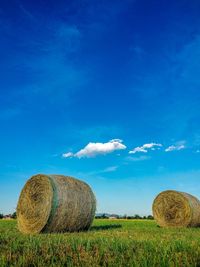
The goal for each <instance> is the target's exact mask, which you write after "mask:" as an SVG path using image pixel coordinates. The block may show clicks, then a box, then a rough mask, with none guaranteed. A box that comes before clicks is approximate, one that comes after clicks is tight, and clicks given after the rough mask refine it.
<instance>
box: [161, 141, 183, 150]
mask: <svg viewBox="0 0 200 267" xmlns="http://www.w3.org/2000/svg"><path fill="white" fill-rule="evenodd" d="M184 148H185V141H180V142H177V143H176V144H175V145H171V146H169V147H167V148H166V149H165V152H171V151H178V150H182V149H184Z"/></svg>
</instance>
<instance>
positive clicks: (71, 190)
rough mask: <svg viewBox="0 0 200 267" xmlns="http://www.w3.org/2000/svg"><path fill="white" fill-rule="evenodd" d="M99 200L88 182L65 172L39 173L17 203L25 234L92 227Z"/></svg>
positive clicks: (20, 225) (22, 230)
mask: <svg viewBox="0 0 200 267" xmlns="http://www.w3.org/2000/svg"><path fill="white" fill-rule="evenodd" d="M95 210H96V199H95V196H94V194H93V192H92V190H91V188H90V187H89V186H88V185H87V184H86V183H84V182H82V181H80V180H77V179H75V178H72V177H67V176H62V175H43V174H38V175H35V176H33V177H32V178H31V179H29V180H28V181H27V183H26V184H25V186H24V188H23V189H22V192H21V194H20V197H19V201H18V205H17V220H18V228H19V230H20V231H21V232H22V233H40V232H48V233H49V232H65V231H69V232H73V231H81V230H88V229H89V227H90V226H91V224H92V221H93V219H94V215H95Z"/></svg>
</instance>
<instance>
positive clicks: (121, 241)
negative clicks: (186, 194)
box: [0, 220, 200, 267]
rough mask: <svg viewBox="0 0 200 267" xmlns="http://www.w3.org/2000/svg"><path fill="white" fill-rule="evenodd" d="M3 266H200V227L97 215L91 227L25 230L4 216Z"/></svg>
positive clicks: (0, 244)
mask: <svg viewBox="0 0 200 267" xmlns="http://www.w3.org/2000/svg"><path fill="white" fill-rule="evenodd" d="M3 266H67V267H70V266H83V267H87V266H90V267H92V266H123V267H128V266H148V267H152V266H158V267H161V266H177V267H182V266H200V229H198V228H196V229H194V228H193V229H180V228H177V229H163V228H159V227H157V226H156V223H155V222H154V221H148V220H142V221H140V220H95V222H94V224H93V227H92V229H91V230H90V231H89V232H81V233H65V234H40V235H23V234H21V233H19V232H18V230H17V227H16V221H3V220H0V267H3Z"/></svg>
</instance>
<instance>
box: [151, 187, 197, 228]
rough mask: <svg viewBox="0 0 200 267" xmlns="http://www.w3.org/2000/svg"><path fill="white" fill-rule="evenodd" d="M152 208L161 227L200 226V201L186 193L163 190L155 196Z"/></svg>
mask: <svg viewBox="0 0 200 267" xmlns="http://www.w3.org/2000/svg"><path fill="white" fill-rule="evenodd" d="M152 209H153V216H154V218H155V220H156V222H157V223H158V225H160V226H162V227H197V226H200V201H199V200H198V199H197V198H196V197H194V196H192V195H190V194H188V193H184V192H178V191H174V190H167V191H163V192H161V193H160V194H159V195H158V196H157V197H156V198H155V200H154V202H153V207H152Z"/></svg>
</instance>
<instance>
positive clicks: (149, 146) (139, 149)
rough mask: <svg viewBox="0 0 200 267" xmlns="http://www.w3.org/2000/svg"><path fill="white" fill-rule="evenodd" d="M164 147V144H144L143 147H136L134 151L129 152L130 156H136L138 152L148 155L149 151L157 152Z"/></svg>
mask: <svg viewBox="0 0 200 267" xmlns="http://www.w3.org/2000/svg"><path fill="white" fill-rule="evenodd" d="M160 147H162V144H157V143H149V144H144V145H142V146H138V147H135V148H134V149H133V150H131V151H129V154H135V153H138V152H142V153H147V152H148V150H156V149H159V148H160Z"/></svg>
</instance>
